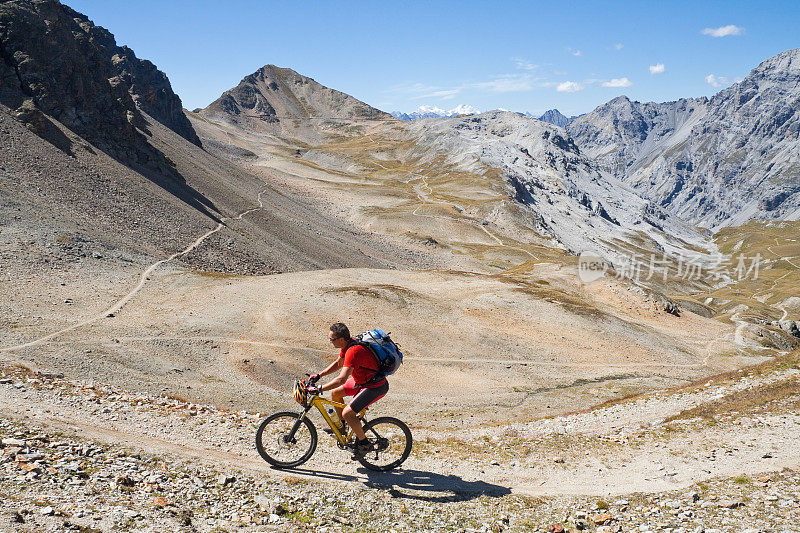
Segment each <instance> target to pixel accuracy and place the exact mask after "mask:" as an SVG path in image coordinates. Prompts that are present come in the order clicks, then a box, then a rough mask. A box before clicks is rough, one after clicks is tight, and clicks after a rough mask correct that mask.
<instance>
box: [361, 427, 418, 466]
mask: <svg viewBox="0 0 800 533" xmlns="http://www.w3.org/2000/svg"><path fill="white" fill-rule="evenodd" d="M364 433H366V434H367V439H368V440H369V441H370V443H371V444H372V448H373V451H371V452H368V453H366V454H364V456H363V457H359V458H358V462H359V463H361V464H362V465H364V466H365V467H367V468H369V469H370V470H375V471H378V472H385V471H386V470H392V469H393V468H397V467H398V466H400V465H401V464H402V463H403V461H405V460H406V459H407V458H408V456H409V454H411V445H412V439H411V430H410V429H408V426H407V425H405V423H404V422H403V421H401V420H398V419H396V418H392V417H390V416H382V417H380V418H376V419H374V420H371V421H370V422H368V423H367V424H365V425H364Z"/></svg>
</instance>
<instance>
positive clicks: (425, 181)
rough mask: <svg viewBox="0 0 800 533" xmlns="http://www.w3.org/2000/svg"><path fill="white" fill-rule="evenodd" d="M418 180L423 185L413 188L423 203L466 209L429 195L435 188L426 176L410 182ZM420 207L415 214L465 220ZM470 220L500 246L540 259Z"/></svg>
mask: <svg viewBox="0 0 800 533" xmlns="http://www.w3.org/2000/svg"><path fill="white" fill-rule="evenodd" d="M416 180H421V181H422V185H421V186H417V185H414V186H412V188H413V189H414V192H415V193H416V194H417V197H418V198H419V199H420V201H421V202H422V203H423V204H440V205H446V206H448V207H450V206H455V207H457V208H458V209H460V210H462V211H466V209H464V208H463V207H462V206H460V205H457V204H454V203H452V202H444V201H441V200H433V199H432V198H431V197H430V196H429V195H430V194H433V189H432V188H431V186H430V185H429V184H428V178H427V177H426V176H417V177H414V178H413V179H411V180H409V182H411V181H416ZM423 188H425V189H428V192H423V190H422V189H423ZM419 209H420V208H419V207H418V208H416V209H415V210H414V211H413V212H412V214H413V215H415V216H422V217H428V218H434V219H439V218H446V219H450V220H455V221H458V222H463V221H464V219H463V218H456V217H448V216H433V215H422V214H419V213H418V211H419ZM468 220H469V221H471V222H473V223H474V224H475V225H476V226H477V227H478V228H480V229H481V230H482V231H483V232H484V233H486V235H488V236H489V237H490V238H492V239H493V240H494V241H495V242H497V244H499V245H500V246H502V247H504V248H508V249H510V250H517V251H520V252H523V253H525V254H528V255H529V256H530V257H531V258H532V259H535V260H537V261H538V260H539V257H537V256H536V255H534V254H532V253H531V252H529V251H528V250H526V249H525V248H521V247H519V246H511V245H509V244H506V243H504V242H503V240H502V239H501V238H500V237H498V236H497V235H495V234H494V233H492V232H491V231H489V230H488V229H487V228H486V226H484V225H483V224H482V223H480V222H477V221H475V220H472V219H471V218H468Z"/></svg>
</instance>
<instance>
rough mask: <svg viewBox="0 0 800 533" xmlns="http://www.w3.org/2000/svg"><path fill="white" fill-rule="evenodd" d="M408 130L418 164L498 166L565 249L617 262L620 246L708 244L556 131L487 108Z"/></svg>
mask: <svg viewBox="0 0 800 533" xmlns="http://www.w3.org/2000/svg"><path fill="white" fill-rule="evenodd" d="M409 131H411V132H413V133H414V134H415V136H416V146H417V147H418V148H417V150H418V153H416V154H414V155H415V156H416V157H418V158H419V160H421V161H427V160H430V161H433V160H435V158H437V157H444V158H445V161H446V162H447V163H448V164H453V165H456V166H458V167H460V168H462V169H464V170H467V171H472V172H475V171H480V168H481V165H485V166H486V167H489V168H493V169H498V170H500V172H501V176H502V178H503V179H504V181H505V182H506V184H507V186H508V192H509V196H510V197H511V198H513V199H514V200H516V201H517V202H520V203H522V204H524V205H525V206H527V207H528V208H529V209H530V212H531V213H532V215H533V218H534V220H535V229H536V231H537V232H539V233H540V234H541V235H545V236H548V237H550V238H551V239H552V240H553V241H555V242H557V243H558V245H560V246H562V247H564V248H565V249H567V250H568V251H570V252H571V253H575V254H578V253H580V252H583V251H593V252H596V253H599V254H601V255H602V256H603V257H604V258H606V259H607V260H609V261H611V262H612V263H614V264H618V263H619V262H620V260H621V259H622V255H623V254H621V253H620V249H621V248H624V245H623V246H620V244H621V243H637V245H638V246H644V247H645V248H650V250H651V251H653V252H655V253H660V252H664V253H667V254H670V253H685V251H686V249H687V248H690V247H691V246H690V245H692V246H694V247H696V248H698V249H699V248H706V249H708V243H707V242H706V240H705V239H704V238H703V237H702V236H701V235H700V234H699V233H697V232H696V231H695V229H694V228H692V227H691V225H687V224H685V223H683V222H682V221H680V220H679V219H678V218H677V217H675V216H672V215H670V214H669V213H667V212H666V211H665V210H663V209H662V208H660V207H658V206H656V205H653V203H652V202H649V201H647V200H646V199H643V198H642V197H641V196H639V195H638V194H637V193H636V192H635V191H633V190H632V189H631V187H629V186H627V185H626V184H624V183H622V182H620V181H619V180H617V179H616V178H614V177H613V176H610V175H609V174H608V173H607V172H605V171H604V170H602V169H600V168H599V167H598V165H597V164H596V163H594V162H593V161H592V160H591V159H590V158H589V157H586V156H585V155H583V154H582V153H581V151H580V149H579V148H578V146H576V145H575V143H574V142H573V141H572V140H571V139H569V138H568V137H566V135H565V134H564V130H563V129H561V128H558V127H555V126H552V125H550V124H546V123H543V122H541V121H539V120H536V119H533V118H528V117H524V116H520V115H519V114H517V113H510V112H499V111H494V112H489V113H484V114H482V115H477V116H473V117H457V118H450V119H442V120H436V121H421V122H415V123H412V124H411V125H409ZM643 243H645V244H643ZM687 243H689V244H690V245H687Z"/></svg>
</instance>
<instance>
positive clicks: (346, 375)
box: [320, 366, 353, 391]
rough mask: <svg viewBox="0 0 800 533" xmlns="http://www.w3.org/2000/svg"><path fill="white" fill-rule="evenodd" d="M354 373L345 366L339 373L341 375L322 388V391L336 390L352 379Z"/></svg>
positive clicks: (350, 368)
mask: <svg viewBox="0 0 800 533" xmlns="http://www.w3.org/2000/svg"><path fill="white" fill-rule="evenodd" d="M352 372H353V369H352V367H349V366H345V367H343V368H342V371H341V372H339V375H338V376H336V377H335V378H333V379H332V380H331V381H330V382H328V383H326V384H325V385H323V386H322V387H320V390H321V391H326V390H331V389H335V388H336V387H338V386H340V385H344V384H345V382H346V381H347V378H349V377H350V374H351V373H352Z"/></svg>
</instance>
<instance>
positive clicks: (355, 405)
mask: <svg viewBox="0 0 800 533" xmlns="http://www.w3.org/2000/svg"><path fill="white" fill-rule="evenodd" d="M387 392H389V382H388V381H384V382H383V385H380V386H379V387H374V388H372V389H367V388H363V389H361V390H360V391H359V392H358V394H356V395H355V397H354V398H353V399H352V400H351V401H350V403H349V404H348V405H347V406H346V407H345V408H344V409H343V410H342V418H343V419H344V420H345V421H346V422H347V423H348V424H349V425H350V427H351V428H353V432H355V434H356V437H358V438H359V440H364V439H365V438H367V435H366V434H365V433H364V428H363V426H362V425H361V420H359V419H358V413H360V412H361V411H363V410H364V408H365V407H367V406H368V405H371V404H373V403H375V402H377V401H378V400H380V399H381V398H383V397H384V396H386V393H387Z"/></svg>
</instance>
